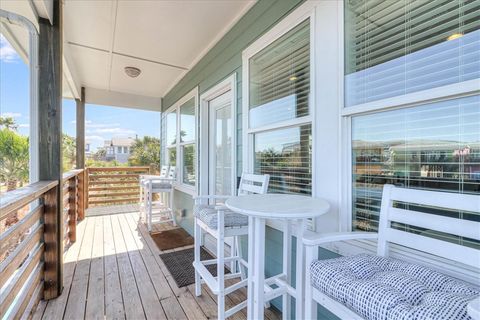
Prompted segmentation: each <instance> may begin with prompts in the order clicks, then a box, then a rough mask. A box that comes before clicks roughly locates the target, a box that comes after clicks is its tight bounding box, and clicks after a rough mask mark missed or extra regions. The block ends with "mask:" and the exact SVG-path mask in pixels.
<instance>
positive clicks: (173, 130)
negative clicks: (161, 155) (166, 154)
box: [166, 111, 177, 145]
mask: <svg viewBox="0 0 480 320" xmlns="http://www.w3.org/2000/svg"><path fill="white" fill-rule="evenodd" d="M166 118H167V126H166V127H167V128H166V131H167V132H166V133H167V145H174V144H176V143H177V112H175V111H174V112H171V113H168V114H167V116H166Z"/></svg>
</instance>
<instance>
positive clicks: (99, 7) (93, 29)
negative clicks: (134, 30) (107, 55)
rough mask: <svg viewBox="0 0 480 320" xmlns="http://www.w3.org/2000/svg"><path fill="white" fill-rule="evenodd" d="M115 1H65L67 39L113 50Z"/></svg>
mask: <svg viewBox="0 0 480 320" xmlns="http://www.w3.org/2000/svg"><path fill="white" fill-rule="evenodd" d="M115 5H116V2H115V1H111V0H99V1H90V0H86V1H82V0H70V1H65V7H64V10H63V12H64V19H63V21H64V30H65V38H66V39H65V40H66V41H67V42H74V43H78V44H82V45H85V46H90V47H94V48H99V49H104V50H111V49H112V34H113V33H112V32H113V22H114V14H115V13H114V11H113V10H114V7H115Z"/></svg>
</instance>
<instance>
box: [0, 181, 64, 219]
mask: <svg viewBox="0 0 480 320" xmlns="http://www.w3.org/2000/svg"><path fill="white" fill-rule="evenodd" d="M57 185H58V181H39V182H35V183H32V184H29V185H27V186H25V187H22V188H19V189H17V190H13V191H9V192H5V193H4V194H2V196H1V197H0V220H3V219H4V218H6V217H7V216H8V215H10V214H12V213H13V212H15V211H17V210H19V209H21V208H22V207H24V206H25V205H27V204H29V203H30V202H32V201H34V200H36V199H38V198H39V197H40V196H42V195H43V194H44V193H46V192H47V191H49V190H50V189H52V188H54V187H55V186H57Z"/></svg>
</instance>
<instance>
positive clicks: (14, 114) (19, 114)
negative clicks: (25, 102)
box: [2, 112, 22, 118]
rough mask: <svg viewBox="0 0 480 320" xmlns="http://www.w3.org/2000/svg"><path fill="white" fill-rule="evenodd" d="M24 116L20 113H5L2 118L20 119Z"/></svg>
mask: <svg viewBox="0 0 480 320" xmlns="http://www.w3.org/2000/svg"><path fill="white" fill-rule="evenodd" d="M21 116H22V114H21V113H19V112H3V113H2V117H5V118H20V117H21Z"/></svg>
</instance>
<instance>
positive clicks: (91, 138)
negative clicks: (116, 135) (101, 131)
mask: <svg viewBox="0 0 480 320" xmlns="http://www.w3.org/2000/svg"><path fill="white" fill-rule="evenodd" d="M85 140H86V141H88V142H92V141H100V142H101V141H104V140H105V139H104V138H103V137H101V136H85Z"/></svg>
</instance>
